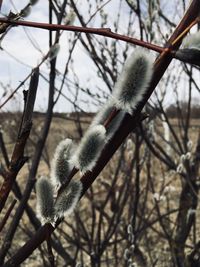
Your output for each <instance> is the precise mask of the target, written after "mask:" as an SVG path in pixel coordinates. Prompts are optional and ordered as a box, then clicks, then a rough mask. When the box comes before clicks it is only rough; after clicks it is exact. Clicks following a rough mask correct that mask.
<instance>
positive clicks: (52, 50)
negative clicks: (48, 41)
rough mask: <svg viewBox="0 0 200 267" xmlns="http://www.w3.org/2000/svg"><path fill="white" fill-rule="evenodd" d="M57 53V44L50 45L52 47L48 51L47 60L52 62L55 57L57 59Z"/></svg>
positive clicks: (58, 48)
mask: <svg viewBox="0 0 200 267" xmlns="http://www.w3.org/2000/svg"><path fill="white" fill-rule="evenodd" d="M59 51H60V45H59V44H58V43H56V44H54V45H52V47H51V48H50V50H49V54H48V57H49V60H52V59H54V58H55V57H57V55H58V53H59Z"/></svg>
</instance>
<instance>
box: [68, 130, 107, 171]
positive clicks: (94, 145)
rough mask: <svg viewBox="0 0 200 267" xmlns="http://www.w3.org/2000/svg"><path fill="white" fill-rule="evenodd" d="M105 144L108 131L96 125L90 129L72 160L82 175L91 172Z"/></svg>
mask: <svg viewBox="0 0 200 267" xmlns="http://www.w3.org/2000/svg"><path fill="white" fill-rule="evenodd" d="M105 142H106V129H105V127H104V126H103V125H95V126H94V127H92V128H89V129H88V131H87V132H86V133H85V135H84V136H83V138H82V140H81V141H80V144H79V146H78V148H77V150H76V151H75V153H74V156H73V157H72V159H71V162H72V164H73V165H74V166H75V167H76V168H77V169H79V170H80V171H81V172H82V173H85V172H86V171H91V170H92V169H93V168H94V166H95V164H96V162H97V160H98V158H99V156H100V154H101V151H102V149H103V147H104V145H105Z"/></svg>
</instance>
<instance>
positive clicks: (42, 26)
mask: <svg viewBox="0 0 200 267" xmlns="http://www.w3.org/2000/svg"><path fill="white" fill-rule="evenodd" d="M0 22H2V23H8V24H10V25H21V26H26V27H33V28H39V29H44V30H50V31H60V30H63V31H73V32H84V33H92V34H97V35H103V36H106V37H109V38H113V39H117V40H121V41H125V42H127V43H132V44H135V45H139V46H142V47H146V48H148V49H150V50H153V51H156V52H158V53H161V52H162V51H163V48H162V47H160V46H157V45H154V44H151V43H148V42H145V41H141V40H138V39H135V38H132V37H129V36H125V35H122V34H118V33H114V32H112V31H111V30H110V29H109V28H89V27H80V26H73V25H59V24H49V23H41V22H32V21H21V20H10V19H6V18H0Z"/></svg>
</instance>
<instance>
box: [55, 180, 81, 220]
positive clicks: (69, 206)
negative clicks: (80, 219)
mask: <svg viewBox="0 0 200 267" xmlns="http://www.w3.org/2000/svg"><path fill="white" fill-rule="evenodd" d="M82 190H83V186H82V183H81V182H80V181H73V180H72V181H71V182H70V183H69V184H68V186H67V188H65V190H64V191H63V192H62V193H61V194H60V195H59V196H58V198H57V199H56V203H55V205H54V213H55V219H57V218H62V217H64V216H66V215H69V214H70V213H72V212H73V211H74V209H75V207H76V204H77V203H78V201H79V199H80V196H81V192H82Z"/></svg>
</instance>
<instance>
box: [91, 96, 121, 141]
mask: <svg viewBox="0 0 200 267" xmlns="http://www.w3.org/2000/svg"><path fill="white" fill-rule="evenodd" d="M114 108H115V105H114V101H113V99H112V98H111V99H110V100H108V101H107V102H106V103H105V104H104V105H103V106H102V107H101V108H100V110H99V111H98V113H97V114H96V116H95V117H94V119H93V120H92V122H91V124H90V128H92V127H94V126H95V125H98V124H102V125H103V124H104V123H105V121H106V120H107V119H108V118H109V116H110V114H111V112H112V111H113V109H114ZM124 116H125V112H124V111H123V110H121V111H120V112H119V113H118V114H117V115H116V116H115V117H114V118H113V119H112V121H111V122H110V123H109V125H108V126H107V127H106V140H110V139H111V138H112V136H113V135H114V133H115V132H116V131H117V129H118V128H119V126H120V124H121V121H122V120H123V118H124Z"/></svg>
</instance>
